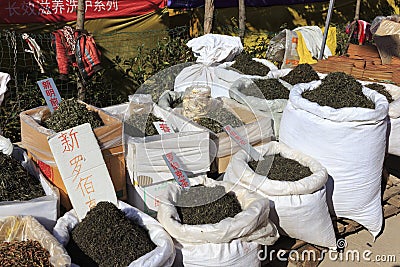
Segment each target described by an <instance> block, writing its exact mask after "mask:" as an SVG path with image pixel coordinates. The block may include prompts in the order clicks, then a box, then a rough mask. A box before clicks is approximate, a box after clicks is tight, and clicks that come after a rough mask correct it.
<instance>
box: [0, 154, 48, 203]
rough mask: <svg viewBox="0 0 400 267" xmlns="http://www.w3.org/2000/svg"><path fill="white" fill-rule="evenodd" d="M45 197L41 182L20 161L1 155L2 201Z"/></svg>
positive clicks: (0, 196) (0, 193) (0, 194)
mask: <svg viewBox="0 0 400 267" xmlns="http://www.w3.org/2000/svg"><path fill="white" fill-rule="evenodd" d="M45 195H46V194H45V192H44V190H43V187H42V185H41V184H40V181H39V180H38V179H36V177H34V176H32V175H30V174H29V173H28V172H27V171H26V170H25V169H24V168H23V167H22V165H21V163H20V162H19V161H18V160H16V159H14V158H12V157H10V156H6V155H4V154H2V153H0V201H14V200H21V201H25V200H30V199H34V198H38V197H42V196H45Z"/></svg>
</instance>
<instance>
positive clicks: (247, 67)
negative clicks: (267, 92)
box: [231, 52, 270, 76]
mask: <svg viewBox="0 0 400 267" xmlns="http://www.w3.org/2000/svg"><path fill="white" fill-rule="evenodd" d="M231 67H232V68H234V69H237V70H238V71H240V72H241V73H243V74H247V75H258V76H266V75H267V74H268V72H269V71H270V69H269V68H268V67H267V66H265V65H264V64H262V63H260V62H257V61H254V60H253V59H252V57H251V56H250V55H249V54H247V53H246V52H242V53H240V54H239V55H238V56H236V57H235V63H234V64H233V65H232V66H231Z"/></svg>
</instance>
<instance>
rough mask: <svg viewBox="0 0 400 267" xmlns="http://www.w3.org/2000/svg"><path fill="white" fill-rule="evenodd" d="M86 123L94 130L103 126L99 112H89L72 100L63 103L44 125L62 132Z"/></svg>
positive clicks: (83, 105) (84, 106)
mask: <svg viewBox="0 0 400 267" xmlns="http://www.w3.org/2000/svg"><path fill="white" fill-rule="evenodd" d="M84 123H90V125H91V126H92V129H95V128H97V127H100V126H102V125H103V121H102V120H101V118H100V116H99V114H97V112H95V111H91V110H88V109H87V108H86V105H85V104H82V103H79V102H78V101H76V100H75V99H73V98H72V99H65V100H63V101H61V103H60V105H59V106H58V109H57V110H55V111H54V112H53V114H51V116H50V117H48V118H47V119H45V120H44V121H43V122H42V125H43V126H44V127H46V128H48V129H52V130H53V131H55V132H61V131H64V130H67V129H69V128H72V127H75V126H78V125H81V124H84Z"/></svg>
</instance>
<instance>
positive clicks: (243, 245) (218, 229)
mask: <svg viewBox="0 0 400 267" xmlns="http://www.w3.org/2000/svg"><path fill="white" fill-rule="evenodd" d="M190 185H191V186H195V185H204V186H216V185H221V186H224V187H225V189H226V191H227V192H229V191H233V192H234V193H235V194H236V197H237V199H238V201H239V203H240V204H241V206H242V210H243V211H242V212H240V213H238V214H237V215H236V216H235V217H233V218H226V219H223V220H222V221H220V222H219V223H215V224H203V225H187V224H181V223H180V220H179V215H178V212H177V209H176V207H175V206H174V205H173V203H175V201H176V199H177V197H178V194H179V191H180V190H181V189H180V188H179V187H178V186H177V185H170V186H169V188H168V192H167V195H166V196H165V197H164V198H161V199H160V207H159V210H158V214H157V219H158V221H159V222H160V223H161V224H162V225H163V227H164V228H165V230H166V231H167V232H168V233H169V234H170V235H171V236H172V237H173V238H174V239H175V240H176V242H177V243H178V245H177V249H179V250H180V251H181V252H182V255H183V264H184V265H185V266H256V265H255V263H258V264H259V260H258V258H257V252H258V251H257V248H258V244H264V245H271V244H273V243H274V242H275V241H276V240H277V239H278V237H279V234H278V232H277V229H276V227H275V225H274V224H273V223H271V222H270V221H269V219H268V214H269V203H268V201H267V200H266V199H264V198H262V197H261V196H260V195H258V194H256V193H253V192H250V191H249V190H248V189H245V188H243V187H241V186H238V185H234V184H231V183H229V182H224V181H219V182H218V181H214V180H212V179H209V178H207V177H204V176H199V177H196V178H192V179H190ZM246 250H248V253H249V254H248V255H247V256H248V257H247V258H246V259H245V260H243V259H242V257H243V256H244V255H246V253H244V252H245V251H246ZM207 251H208V252H209V251H213V254H212V255H210V256H208V257H205V258H203V256H204V253H205V252H207Z"/></svg>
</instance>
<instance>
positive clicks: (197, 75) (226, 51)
mask: <svg viewBox="0 0 400 267" xmlns="http://www.w3.org/2000/svg"><path fill="white" fill-rule="evenodd" d="M187 46H188V47H190V48H192V51H193V53H194V55H195V56H196V57H197V60H196V62H197V64H195V65H192V66H189V67H186V68H184V69H183V70H182V71H181V72H180V73H179V74H178V76H176V78H175V84H174V91H177V92H182V91H185V90H186V88H188V87H190V86H192V85H199V86H209V87H211V96H212V97H214V98H215V97H219V96H226V97H229V87H230V85H231V84H232V83H233V82H234V81H235V80H236V79H237V78H238V77H239V76H240V74H239V73H238V72H236V71H234V70H228V69H226V67H228V66H230V65H232V62H229V61H231V60H232V59H233V58H234V57H235V56H236V55H238V54H240V52H241V51H242V50H243V45H242V43H241V41H240V38H239V37H234V36H227V35H220V34H206V35H203V36H200V37H197V38H194V39H192V40H190V41H189V42H188V43H187ZM225 61H226V62H225ZM223 62H225V63H223ZM221 63H222V64H221Z"/></svg>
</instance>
